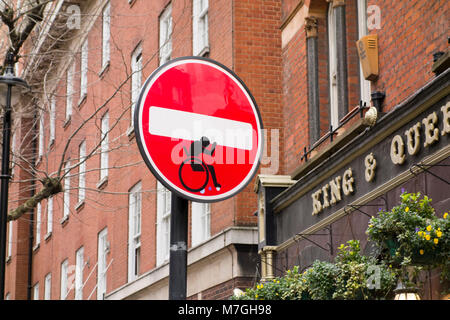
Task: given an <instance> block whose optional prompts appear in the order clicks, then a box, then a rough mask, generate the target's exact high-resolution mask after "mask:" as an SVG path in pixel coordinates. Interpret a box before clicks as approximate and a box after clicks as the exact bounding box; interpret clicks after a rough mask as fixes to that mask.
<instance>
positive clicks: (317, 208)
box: [312, 189, 322, 215]
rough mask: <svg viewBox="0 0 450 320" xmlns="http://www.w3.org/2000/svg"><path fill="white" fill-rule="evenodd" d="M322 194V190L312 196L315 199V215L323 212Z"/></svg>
mask: <svg viewBox="0 0 450 320" xmlns="http://www.w3.org/2000/svg"><path fill="white" fill-rule="evenodd" d="M321 193H322V189H319V190H317V191H316V192H314V193H313V194H312V199H313V213H312V214H313V215H316V214H318V213H320V212H321V211H322V203H321V202H320V194H321Z"/></svg>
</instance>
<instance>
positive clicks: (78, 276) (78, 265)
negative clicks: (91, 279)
mask: <svg viewBox="0 0 450 320" xmlns="http://www.w3.org/2000/svg"><path fill="white" fill-rule="evenodd" d="M83 269H84V247H81V248H79V249H78V250H77V252H76V253H75V300H83Z"/></svg>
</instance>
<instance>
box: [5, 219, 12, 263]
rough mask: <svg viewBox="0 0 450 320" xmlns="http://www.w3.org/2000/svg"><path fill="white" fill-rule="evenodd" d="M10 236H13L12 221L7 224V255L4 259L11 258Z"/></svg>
mask: <svg viewBox="0 0 450 320" xmlns="http://www.w3.org/2000/svg"><path fill="white" fill-rule="evenodd" d="M12 236H13V221H9V222H8V253H7V256H6V258H7V259H9V258H11V255H12Z"/></svg>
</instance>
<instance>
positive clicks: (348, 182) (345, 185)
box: [342, 168, 355, 196]
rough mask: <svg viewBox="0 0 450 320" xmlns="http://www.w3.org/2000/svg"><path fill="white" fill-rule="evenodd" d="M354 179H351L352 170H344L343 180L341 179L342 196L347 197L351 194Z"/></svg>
mask: <svg viewBox="0 0 450 320" xmlns="http://www.w3.org/2000/svg"><path fill="white" fill-rule="evenodd" d="M354 181H355V179H353V172H352V168H348V169H347V170H345V172H344V175H343V179H342V191H344V194H345V195H346V196H349V195H350V194H352V193H353V191H354V190H353V182H354Z"/></svg>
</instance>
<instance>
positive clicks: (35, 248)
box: [33, 243, 41, 252]
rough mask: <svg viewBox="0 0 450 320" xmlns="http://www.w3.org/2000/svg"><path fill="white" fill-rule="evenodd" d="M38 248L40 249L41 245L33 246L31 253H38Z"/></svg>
mask: <svg viewBox="0 0 450 320" xmlns="http://www.w3.org/2000/svg"><path fill="white" fill-rule="evenodd" d="M40 247H41V243H37V244H35V245H34V247H33V252H36V251H38V250H39V248H40Z"/></svg>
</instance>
